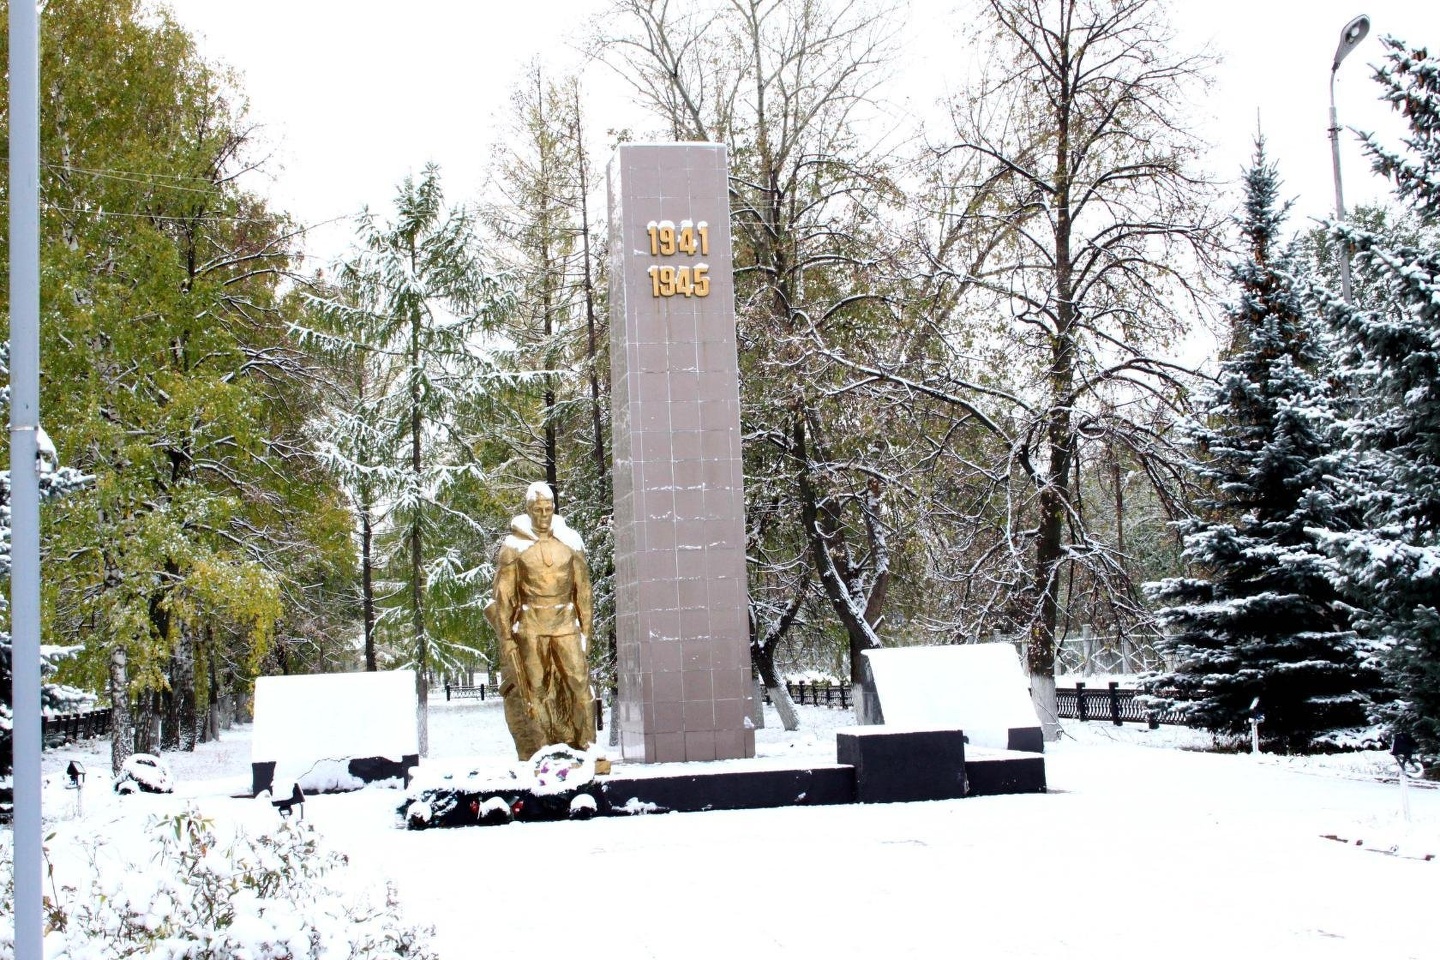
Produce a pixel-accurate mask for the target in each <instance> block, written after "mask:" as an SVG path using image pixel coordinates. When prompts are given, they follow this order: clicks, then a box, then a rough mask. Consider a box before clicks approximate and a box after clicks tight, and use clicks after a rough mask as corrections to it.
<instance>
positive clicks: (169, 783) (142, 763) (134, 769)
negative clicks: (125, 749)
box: [115, 753, 175, 793]
mask: <svg viewBox="0 0 1440 960" xmlns="http://www.w3.org/2000/svg"><path fill="white" fill-rule="evenodd" d="M115 792H116V793H136V792H139V793H174V792H175V779H174V778H173V777H172V776H171V775H170V767H169V766H168V765H167V764H166V763H165V761H164V760H161V759H160V758H159V757H157V756H155V755H153V754H149V753H134V754H131V755H130V756H128V757H126V758H125V762H124V763H123V764H122V765H121V767H120V776H118V777H116V778H115Z"/></svg>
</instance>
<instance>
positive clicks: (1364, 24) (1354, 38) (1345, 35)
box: [1330, 13, 1370, 73]
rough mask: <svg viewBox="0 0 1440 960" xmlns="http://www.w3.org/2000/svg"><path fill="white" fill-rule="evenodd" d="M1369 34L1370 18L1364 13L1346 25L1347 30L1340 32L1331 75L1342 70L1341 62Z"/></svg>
mask: <svg viewBox="0 0 1440 960" xmlns="http://www.w3.org/2000/svg"><path fill="white" fill-rule="evenodd" d="M1369 32H1370V18H1369V17H1367V16H1365V14H1363V13H1362V14H1360V16H1358V17H1356V18H1355V19H1354V20H1351V21H1350V22H1349V23H1347V24H1345V29H1344V30H1341V31H1340V45H1339V46H1338V47H1336V48H1335V63H1334V65H1332V66H1331V67H1330V72H1331V73H1334V72H1335V71H1336V70H1339V69H1340V61H1341V60H1344V59H1345V58H1346V57H1347V56H1349V54H1350V51H1351V50H1354V49H1355V47H1356V46H1358V45H1359V43H1360V41H1361V40H1364V39H1365V36H1366V34H1368V33H1369Z"/></svg>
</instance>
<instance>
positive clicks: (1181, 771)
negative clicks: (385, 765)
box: [44, 701, 1440, 960]
mask: <svg viewBox="0 0 1440 960" xmlns="http://www.w3.org/2000/svg"><path fill="white" fill-rule="evenodd" d="M801 710H802V720H803V723H804V726H803V728H802V730H801V731H799V732H797V733H794V734H787V733H785V732H784V731H783V730H781V729H779V724H778V721H777V720H776V718H775V716H774V714H773V713H769V714H767V725H766V727H765V728H764V729H763V730H761V731H760V732H759V735H758V737H757V742H758V747H757V749H758V752H759V753H760V754H761V755H762V756H765V757H772V758H781V757H793V758H795V759H796V760H797V761H806V760H814V761H821V762H833V761H834V756H835V753H834V750H835V747H834V730H835V729H836V728H838V727H841V726H845V725H848V723H849V722H850V719H849V716H848V715H847V714H846V713H844V712H842V711H839V710H828V709H826V708H823V707H804V708H801ZM430 716H431V720H430V723H431V729H430V736H431V743H432V746H433V749H432V758H431V759H430V760H427V761H425V764H431V765H435V766H438V765H440V764H442V763H447V762H448V763H452V764H454V763H474V762H482V761H489V762H503V761H507V760H508V758H509V757H510V755H511V754H510V748H509V741H508V737H507V735H506V733H505V730H504V724H503V720H502V718H501V714H500V710H499V704H498V703H496V702H494V701H489V702H486V703H479V702H475V701H463V702H455V703H444V702H437V703H435V704H434V707H433V709H432V711H431V714H430ZM248 737H249V731H248V729H247V728H244V727H241V728H236V729H234V730H231V731H228V732H227V733H226V735H225V737H224V739H223V740H222V741H221V742H220V743H217V744H207V745H204V746H202V747H201V748H200V749H199V750H198V751H196V752H195V753H194V754H188V755H186V754H173V755H171V754H167V755H166V757H165V759H166V760H167V761H168V762H169V764H170V766H171V768H172V770H173V772H174V774H175V779H176V781H177V784H178V787H177V795H176V796H175V797H157V796H145V795H136V796H129V797H116V796H114V795H113V794H111V793H110V792H109V790H108V789H107V788H106V787H105V785H104V784H105V781H106V777H105V775H104V774H105V773H106V772H107V771H108V769H109V762H108V756H107V754H106V752H105V751H104V750H103V749H102V748H101V747H99V746H77V747H73V748H66V749H60V750H53V751H47V753H46V755H45V771H46V774H47V779H48V783H47V787H46V790H45V797H44V803H45V811H46V817H47V820H48V821H49V822H48V823H47V833H53V836H52V837H51V838H50V839H49V840H48V841H47V848H48V850H49V851H50V858H51V860H52V861H53V863H54V867H55V876H56V883H57V885H59V886H64V885H65V884H67V883H70V882H77V883H78V882H79V881H78V880H75V879H74V877H73V876H72V874H78V873H80V872H83V870H84V869H85V866H84V865H85V863H86V856H85V855H84V854H83V853H82V851H83V849H84V847H85V845H86V844H92V845H93V844H94V843H95V842H96V841H97V840H99V841H103V842H104V843H105V844H106V845H107V846H108V847H109V848H110V849H111V851H112V853H113V852H119V851H123V850H125V849H126V845H127V842H128V840H129V838H138V837H139V836H140V835H141V834H142V833H143V830H144V824H145V823H146V821H147V818H148V817H149V815H150V814H153V813H173V812H175V811H177V810H179V809H181V808H183V807H184V805H186V804H195V805H196V806H197V807H198V808H199V810H200V811H201V812H202V813H203V814H205V815H206V816H209V817H212V818H214V819H215V820H216V821H217V822H219V823H223V824H227V825H234V826H238V827H241V828H243V829H246V830H249V831H251V832H263V831H265V830H266V829H267V828H269V827H270V826H271V825H273V824H274V823H276V822H277V820H278V817H277V814H276V813H275V812H274V810H273V809H272V808H271V806H270V805H269V804H268V803H267V802H265V801H263V800H250V799H236V798H234V797H233V796H232V795H233V794H236V793H242V792H243V791H244V790H245V789H246V788H247V787H248V784H249V761H250V757H249V740H248ZM1206 740H1207V738H1206V737H1205V736H1204V735H1202V734H1198V733H1195V732H1192V731H1186V730H1178V729H1162V730H1159V731H1147V730H1144V729H1142V728H1139V727H1137V726H1134V725H1130V726H1127V727H1124V728H1116V727H1112V726H1110V725H1108V724H1100V723H1094V722H1092V723H1089V724H1083V725H1082V724H1078V723H1074V722H1071V723H1068V724H1067V725H1066V737H1065V738H1064V739H1063V740H1062V741H1061V742H1060V743H1058V744H1054V745H1052V747H1051V749H1050V750H1049V752H1048V753H1047V756H1046V767H1047V775H1048V778H1049V784H1050V792H1049V793H1047V794H1044V795H1033V796H1016V797H989V798H977V799H971V800H962V801H947V802H932V803H911V804H889V805H857V806H844V807H805V808H789V809H779V810H758V811H736V812H712V813H698V814H668V815H663V816H645V817H635V818H630V819H621V818H609V819H599V820H592V821H588V822H576V823H517V824H511V825H509V826H504V827H490V828H481V827H473V828H460V829H452V830H430V831H424V832H412V831H406V830H403V829H400V828H399V826H398V820H397V817H396V815H395V808H396V807H397V805H398V804H399V802H400V800H401V797H402V794H401V792H400V791H399V790H395V789H382V788H373V787H372V788H368V789H365V790H361V791H358V792H355V793H350V794H341V795H330V796H317V797H312V798H310V800H309V801H308V802H307V803H306V804H305V818H306V820H307V821H308V822H310V823H311V824H313V825H315V826H316V827H317V828H318V829H319V831H320V832H321V834H322V835H323V836H324V837H325V838H326V839H327V840H328V841H330V842H331V843H333V844H334V845H335V846H336V847H338V848H339V849H340V850H343V851H344V852H345V853H346V854H348V855H349V857H350V866H349V868H348V875H347V877H346V879H345V880H344V881H343V882H344V883H346V884H353V885H354V886H355V888H357V890H358V889H360V888H362V887H364V888H369V887H371V886H373V885H374V884H377V883H383V880H385V879H388V880H390V881H392V882H393V884H394V885H395V887H396V889H397V890H398V893H399V896H400V900H401V903H402V908H403V910H404V913H405V915H406V917H407V918H408V919H410V920H413V921H417V922H421V923H424V924H429V925H433V926H434V928H435V940H434V945H435V947H436V949H437V951H438V953H439V955H440V956H441V957H443V958H446V960H464V958H469V957H477V956H495V957H501V958H511V957H530V956H535V957H548V956H555V955H562V954H563V955H570V954H574V953H577V952H583V953H590V954H594V955H597V956H613V957H625V958H650V957H653V958H665V960H669V958H675V957H685V958H687V960H691V958H708V957H738V956H743V957H746V958H747V960H758V958H780V957H786V958H791V957H794V956H797V955H798V956H805V955H812V954H815V953H821V952H823V953H833V954H835V955H839V956H873V957H884V958H886V960H891V958H896V957H927V958H928V957H940V956H956V955H960V954H962V953H969V954H972V955H974V956H979V957H1014V958H1029V957H1035V958H1040V957H1044V958H1054V957H1066V958H1074V957H1095V958H1100V957H1105V958H1110V957H1114V956H1129V957H1151V956H1154V957H1166V958H1176V957H1181V958H1184V957H1196V958H1200V957H1204V958H1207V960H1210V958H1215V957H1300V956H1304V957H1306V958H1307V960H1326V958H1341V957H1344V958H1357V960H1358V958H1365V960H1376V958H1386V960H1390V958H1405V957H1415V958H1431V957H1435V956H1437V955H1440V948H1437V946H1436V943H1437V941H1436V939H1435V935H1434V932H1433V929H1432V928H1433V921H1432V915H1431V912H1430V911H1432V910H1433V909H1434V905H1435V897H1436V893H1437V891H1440V790H1435V789H1429V788H1427V787H1426V786H1424V785H1420V784H1412V786H1411V788H1410V790H1409V803H1410V810H1411V814H1410V819H1409V821H1408V822H1407V821H1406V820H1405V819H1404V817H1403V816H1402V815H1401V794H1400V787H1399V785H1398V784H1397V783H1396V782H1394V779H1393V776H1392V774H1393V764H1391V762H1390V760H1389V758H1388V757H1387V756H1384V755H1382V754H1356V755H1348V756H1344V757H1331V758H1304V759H1302V758H1293V759H1292V758H1283V757H1269V756H1262V757H1259V758H1255V757H1250V756H1247V755H1233V754H1230V755H1223V754H1215V753H1207V752H1199V751H1198V750H1196V749H1195V748H1197V747H1203V746H1205V745H1206ZM72 759H75V760H79V761H80V762H81V763H83V764H84V765H85V767H86V768H87V770H88V772H89V778H88V782H89V784H90V785H89V786H88V787H87V788H86V789H85V790H84V812H83V815H80V816H77V815H76V814H75V812H74V806H75V804H74V801H75V791H72V790H65V789H64V788H63V781H64V777H63V771H64V769H65V766H66V764H67V763H68V762H69V761H70V760H72ZM1331 838H1336V839H1331ZM137 849H138V844H137ZM1432 855H1433V856H1435V859H1432V860H1429V861H1427V860H1425V859H1424V858H1425V857H1426V856H1432ZM111 869H114V868H113V867H112V868H111ZM130 869H133V870H136V871H144V870H148V869H153V867H152V865H151V864H150V863H148V862H140V863H134V864H132V865H131V866H130Z"/></svg>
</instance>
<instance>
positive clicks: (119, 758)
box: [110, 644, 135, 777]
mask: <svg viewBox="0 0 1440 960" xmlns="http://www.w3.org/2000/svg"><path fill="white" fill-rule="evenodd" d="M125 666H126V663H125V648H124V647H123V646H121V645H120V644H116V645H115V648H114V649H113V650H111V651H110V773H111V775H112V776H116V777H118V776H119V775H120V767H121V765H122V764H124V762H125V760H126V758H128V757H129V756H130V755H131V754H132V753H134V752H135V727H134V721H133V719H132V717H131V714H130V678H129V676H128V675H127V671H126V669H125Z"/></svg>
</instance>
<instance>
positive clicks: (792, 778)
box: [400, 727, 1045, 829]
mask: <svg viewBox="0 0 1440 960" xmlns="http://www.w3.org/2000/svg"><path fill="white" fill-rule="evenodd" d="M837 741H838V742H837V753H838V754H839V755H840V759H842V760H847V759H848V760H850V761H852V762H848V763H834V764H812V765H806V766H794V765H787V764H784V763H782V762H779V761H772V760H732V761H721V762H716V763H660V764H646V765H643V766H640V765H636V766H629V765H623V764H619V765H616V767H615V768H614V770H613V772H612V773H611V774H610V775H608V776H597V777H596V778H595V779H594V780H592V781H590V782H588V783H586V784H584V785H583V786H580V787H578V788H577V789H575V790H572V791H568V792H566V793H564V794H552V795H549V796H545V797H535V796H532V795H530V794H528V793H527V792H526V791H525V790H523V789H520V788H519V785H518V784H517V785H516V786H515V787H514V788H511V789H508V790H507V789H503V788H502V789H486V790H479V791H474V790H466V789H464V788H463V787H460V786H457V787H455V788H452V789H429V790H425V791H423V792H422V793H421V794H420V796H419V797H408V798H407V800H406V804H405V805H404V806H402V807H401V809H400V812H401V814H402V816H404V817H405V820H406V823H407V824H408V825H409V826H410V827H411V828H412V829H421V828H425V827H451V826H470V825H485V824H492V823H506V822H509V821H510V820H564V819H588V818H589V817H592V816H633V815H637V814H647V813H699V812H702V811H707V810H755V809H762V808H767V807H793V806H825V805H833V804H842V803H890V802H906V801H915V800H937V799H960V798H962V797H985V796H999V795H1005V794H1016V793H1044V792H1045V758H1044V756H1043V755H1041V754H1037V753H1023V752H1020V751H1016V750H993V749H983V748H970V747H967V746H965V744H964V734H963V733H962V732H961V731H958V730H950V731H936V730H927V731H894V730H890V731H887V730H885V728H883V727H870V728H865V729H864V730H863V731H842V732H841V733H839V734H838V735H837ZM962 772H963V775H962ZM416 804H420V805H421V808H422V809H420V810H419V811H418V813H419V815H417V808H416ZM506 809H508V811H509V813H508V814H506V813H503V812H502V811H504V810H506Z"/></svg>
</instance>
